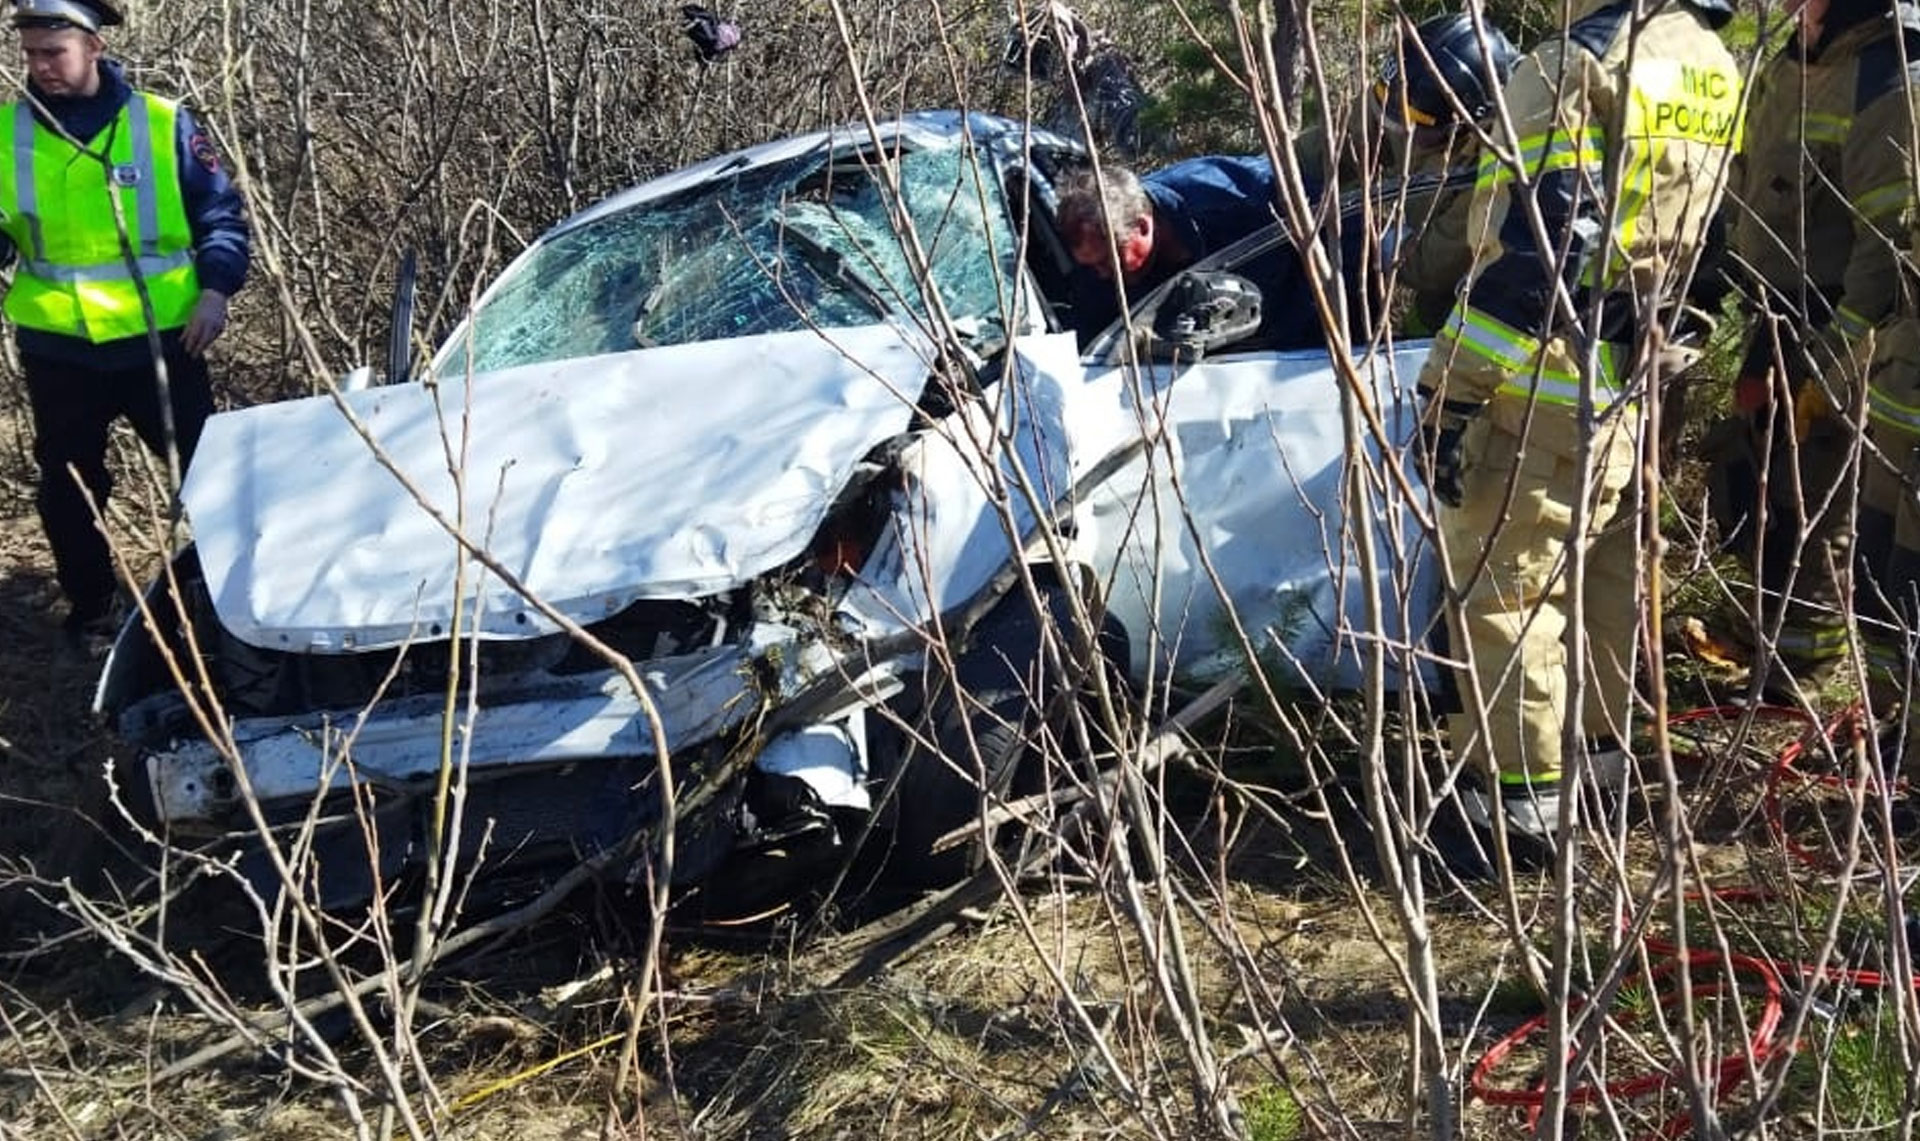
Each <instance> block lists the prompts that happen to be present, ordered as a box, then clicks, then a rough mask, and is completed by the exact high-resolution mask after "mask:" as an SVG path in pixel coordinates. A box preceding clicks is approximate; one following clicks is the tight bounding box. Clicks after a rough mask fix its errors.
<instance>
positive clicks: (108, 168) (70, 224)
mask: <svg viewBox="0 0 1920 1141" xmlns="http://www.w3.org/2000/svg"><path fill="white" fill-rule="evenodd" d="M177 108H178V104H176V103H175V102H173V101H172V100H169V99H162V98H160V97H159V96H156V95H149V94H147V93H145V92H139V91H136V92H134V93H133V96H132V97H131V98H130V99H128V101H127V104H126V106H124V107H122V108H121V109H120V114H119V115H117V116H116V117H115V118H114V120H113V122H112V123H110V124H109V125H108V126H107V127H106V129H104V130H103V131H101V133H100V134H99V135H97V136H95V137H94V138H92V139H88V140H85V148H86V149H85V152H84V153H83V152H81V151H77V150H76V149H75V148H74V145H73V143H71V142H69V141H67V140H66V139H65V138H63V137H61V135H60V134H59V133H58V132H57V131H54V130H51V129H49V128H48V127H47V126H45V125H44V124H42V123H41V122H40V121H39V120H38V119H37V118H36V117H35V116H34V113H33V108H32V107H31V106H30V105H29V104H27V103H26V102H24V101H20V102H14V103H10V104H7V105H6V112H7V115H8V121H9V123H10V124H11V130H12V136H13V145H12V146H11V147H5V148H0V232H4V233H5V234H6V236H7V237H8V238H10V239H12V241H13V246H14V249H15V251H16V253H17V255H18V261H17V263H16V266H15V269H14V276H13V287H12V288H11V289H9V290H8V291H7V298H6V305H5V312H6V316H7V318H8V319H9V320H11V321H12V322H13V323H14V324H16V325H18V326H19V327H21V328H25V329H38V330H42V331H44V332H49V333H58V334H62V335H64V336H71V337H79V338H82V339H84V340H89V341H93V342H95V343H99V342H103V341H114V340H119V339H121V338H124V337H136V336H141V335H144V334H145V333H146V331H147V321H146V316H145V314H144V313H143V312H142V308H141V304H140V293H139V289H138V287H137V285H136V280H137V279H138V280H144V282H145V284H146V289H147V294H148V296H149V298H150V299H151V300H152V303H153V316H154V321H155V327H156V328H159V329H163V330H164V329H177V328H179V327H181V326H183V325H185V324H186V323H187V319H188V318H189V317H190V316H191V315H192V313H193V307H194V304H195V302H196V301H197V300H198V299H199V296H200V282H199V278H198V276H197V275H196V274H195V272H194V266H193V234H192V231H191V230H190V228H189V227H188V224H187V208H186V202H185V200H184V198H183V197H182V194H181V189H180V170H179V159H178V151H177V148H176V147H175V145H174V133H175V126H176V123H175V115H176V113H177ZM102 158H104V160H105V161H102ZM116 200H117V201H118V204H119V211H120V213H121V214H122V215H123V216H124V220H125V230H126V244H125V245H124V246H123V245H122V242H121V223H120V221H118V220H117V219H116V217H115V208H114V207H115V201H116ZM136 274H137V278H136Z"/></svg>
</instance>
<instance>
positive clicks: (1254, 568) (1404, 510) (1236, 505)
mask: <svg viewBox="0 0 1920 1141" xmlns="http://www.w3.org/2000/svg"><path fill="white" fill-rule="evenodd" d="M1357 226H1358V218H1357V216H1356V217H1354V218H1352V219H1351V220H1350V223H1349V227H1348V228H1347V232H1348V233H1349V234H1353V233H1356V232H1357V231H1356V229H1355V228H1354V227H1357ZM1352 245H1353V246H1354V247H1355V252H1356V254H1357V250H1358V247H1359V245H1360V243H1358V242H1354V243H1352ZM1349 264H1353V260H1352V258H1351V257H1350V258H1349ZM1236 270H1237V271H1242V272H1244V273H1245V274H1246V275H1247V276H1248V277H1250V278H1252V279H1253V280H1255V281H1256V282H1257V283H1258V284H1259V285H1260V286H1261V288H1262V293H1263V307H1264V310H1265V317H1264V318H1263V320H1262V321H1261V324H1260V330H1259V332H1258V333H1256V334H1254V335H1252V336H1250V337H1248V338H1247V340H1246V341H1245V342H1243V343H1241V344H1236V345H1228V346H1225V347H1224V348H1220V349H1214V350H1210V351H1207V352H1206V353H1205V354H1204V355H1202V356H1200V357H1199V358H1198V359H1194V358H1193V357H1191V356H1190V355H1186V354H1185V353H1183V352H1182V351H1181V350H1179V349H1176V348H1175V347H1174V346H1171V345H1169V344H1167V343H1166V342H1165V341H1164V340H1163V339H1162V337H1161V336H1160V333H1159V332H1156V330H1157V329H1164V325H1165V322H1164V321H1163V317H1164V316H1165V312H1164V310H1165V307H1166V306H1167V305H1168V304H1170V303H1172V301H1173V299H1174V298H1176V297H1177V296H1179V294H1180V290H1179V279H1178V278H1176V279H1175V281H1173V282H1169V283H1168V284H1167V285H1166V286H1165V287H1163V288H1162V289H1161V290H1159V291H1156V292H1155V293H1153V294H1151V295H1149V296H1148V297H1146V298H1144V299H1142V301H1141V302H1140V303H1139V304H1138V305H1137V306H1136V307H1135V320H1134V322H1133V323H1132V325H1131V326H1130V327H1125V328H1123V327H1119V326H1116V327H1115V328H1113V329H1110V330H1109V331H1108V332H1107V333H1106V334H1103V335H1102V336H1101V337H1099V338H1097V339H1096V340H1095V341H1094V342H1093V344H1092V345H1091V346H1090V349H1089V352H1088V354H1087V355H1086V357H1085V358H1084V359H1083V361H1084V366H1085V368H1086V377H1085V383H1086V384H1087V385H1088V386H1089V388H1091V389H1095V390H1109V391H1111V392H1112V393H1113V394H1114V396H1115V398H1116V399H1117V400H1118V401H1120V402H1121V403H1122V404H1124V406H1125V407H1127V408H1128V409H1129V412H1130V414H1131V415H1132V416H1133V417H1134V418H1135V419H1136V420H1137V423H1138V424H1139V426H1140V429H1141V431H1142V433H1143V434H1144V435H1145V437H1146V438H1147V439H1149V440H1150V441H1151V446H1150V447H1148V448H1146V449H1144V450H1143V451H1142V453H1141V454H1140V455H1139V456H1138V457H1137V458H1136V459H1134V460H1133V461H1132V462H1130V463H1129V464H1127V465H1126V467H1125V468H1124V469H1123V470H1121V471H1120V472H1118V473H1117V474H1116V475H1115V476H1114V477H1113V478H1112V479H1110V480H1107V481H1106V482H1105V483H1104V484H1103V485H1102V486H1101V487H1100V488H1099V489H1098V490H1097V492H1096V493H1095V494H1093V495H1091V496H1088V497H1087V498H1086V501H1085V502H1084V503H1083V505H1082V508H1081V514H1080V517H1079V518H1078V519H1077V534H1078V536H1079V539H1080V541H1081V542H1082V543H1083V544H1086V545H1089V546H1091V547H1093V548H1096V549H1097V551H1098V554H1097V555H1095V556H1094V559H1095V561H1096V562H1097V563H1098V564H1099V565H1103V566H1105V567H1107V568H1109V574H1108V586H1107V598H1108V604H1109V607H1110V608H1111V609H1112V610H1113V611H1114V612H1115V613H1116V614H1117V615H1118V616H1119V617H1120V619H1121V621H1122V622H1123V624H1125V625H1126V626H1127V628H1128V629H1129V631H1130V632H1131V633H1132V635H1133V641H1132V644H1133V652H1134V655H1135V659H1136V661H1135V668H1136V670H1137V671H1143V670H1145V669H1147V668H1149V667H1159V668H1168V667H1171V668H1173V669H1175V670H1176V671H1181V672H1189V673H1195V674H1199V675H1206V674H1211V673H1216V672H1219V671H1222V670H1226V669H1231V668H1235V667H1236V663H1238V662H1239V661H1240V660H1241V659H1243V658H1244V646H1245V645H1247V644H1251V645H1253V646H1255V647H1257V648H1258V650H1259V651H1260V652H1261V653H1262V656H1263V657H1270V659H1271V664H1273V665H1276V666H1278V667H1279V668H1280V669H1281V670H1282V671H1283V673H1290V674H1293V675H1294V676H1296V677H1297V678H1298V679H1300V680H1303V681H1306V680H1311V681H1312V682H1313V683H1315V684H1318V685H1328V686H1334V687H1345V686H1350V685H1354V684H1357V683H1358V682H1359V680H1360V677H1361V672H1360V671H1361V669H1362V668H1363V664H1364V659H1363V657H1362V651H1363V650H1364V648H1365V647H1368V646H1371V645H1374V644H1377V642H1378V641H1379V640H1380V639H1385V640H1386V642H1387V643H1388V644H1389V645H1396V646H1405V645H1407V644H1408V643H1409V642H1410V641H1413V642H1418V641H1421V640H1424V638H1425V637H1426V636H1427V634H1428V633H1429V632H1430V630H1431V629H1432V627H1433V624H1434V622H1435V617H1436V614H1437V605H1436V604H1437V600H1438V588H1437V576H1436V574H1435V566H1434V562H1433V560H1432V558H1431V557H1430V556H1431V549H1430V545H1429V542H1428V540H1427V537H1426V535H1425V534H1424V532H1423V529H1422V527H1421V526H1420V523H1419V519H1420V517H1421V516H1422V515H1424V503H1425V501H1424V494H1425V493H1424V489H1423V488H1422V487H1421V485H1420V483H1419V480H1418V478H1417V476H1416V475H1415V474H1414V472H1413V471H1412V468H1411V465H1410V464H1409V463H1408V462H1407V455H1406V444H1407V441H1408V440H1409V439H1410V438H1411V436H1412V434H1413V432H1414V429H1415V425H1416V420H1417V405H1416V400H1415V397H1414V392H1413V389H1414V381H1415V378H1416V376H1417V374H1418V371H1419V368H1420V364H1421V362H1422V360H1423V359H1424V357H1425V355H1426V352H1427V348H1428V344H1429V343H1428V342H1427V341H1425V340H1412V341H1407V342H1404V343H1403V342H1397V341H1395V340H1394V339H1393V338H1392V337H1391V336H1390V335H1381V336H1377V337H1375V338H1374V339H1373V340H1372V341H1370V342H1366V343H1360V344H1355V345H1352V346H1347V347H1342V348H1339V349H1331V348H1329V347H1327V345H1326V340H1327V338H1326V337H1325V335H1324V333H1321V332H1320V331H1319V326H1320V324H1321V322H1320V320H1319V314H1318V311H1317V309H1316V308H1315V302H1314V299H1313V297H1312V295H1311V293H1310V292H1309V290H1308V287H1307V279H1306V275H1305V274H1304V273H1303V272H1301V270H1300V261H1299V259H1298V257H1297V256H1296V254H1295V251H1294V250H1293V246H1292V243H1291V241H1290V240H1289V239H1288V237H1287V235H1286V234H1285V233H1284V231H1282V230H1281V228H1280V227H1275V228H1274V229H1273V230H1272V231H1270V232H1268V233H1265V234H1261V235H1255V236H1254V237H1252V238H1249V239H1248V240H1247V241H1245V242H1242V243H1239V244H1238V245H1236V246H1234V247H1232V248H1229V249H1227V250H1223V251H1222V252H1221V254H1220V255H1219V256H1217V257H1215V258H1211V259H1208V260H1207V261H1206V262H1203V263H1201V264H1200V265H1199V266H1196V267H1195V268H1194V270H1192V271H1190V272H1194V273H1200V274H1206V273H1213V272H1219V271H1228V272H1232V271H1236ZM1362 280H1363V278H1362V275H1358V274H1350V275H1349V282H1348V284H1347V287H1346V297H1345V302H1346V304H1347V305H1348V307H1349V312H1350V313H1362V312H1364V311H1365V307H1366V306H1367V305H1368V304H1369V303H1372V302H1373V298H1372V297H1370V296H1368V294H1369V292H1370V289H1369V287H1367V286H1365V285H1363V284H1359V282H1361V281H1362ZM1349 327H1350V328H1364V326H1363V325H1362V324H1361V323H1360V322H1355V323H1354V324H1352V325H1350V326H1349ZM1303 329H1304V330H1309V331H1311V332H1312V334H1314V335H1313V336H1312V337H1309V338H1303V337H1301V336H1300V335H1299V332H1298V331H1299V330H1303ZM1303 340H1313V341H1318V342H1319V343H1317V344H1304V345H1303V344H1302V343H1301V342H1302V341H1303ZM1362 539H1368V540H1370V542H1365V543H1363V542H1362V541H1361V540H1362ZM1143 631H1146V632H1149V635H1148V636H1146V637H1143V636H1142V632H1143ZM1243 634H1244V635H1245V637H1246V639H1247V641H1245V642H1243V640H1242V635H1243ZM1389 657H1390V660H1391V661H1392V664H1393V666H1394V668H1395V669H1396V670H1398V669H1402V668H1411V667H1410V666H1408V663H1409V662H1410V661H1411V660H1412V659H1411V657H1409V656H1408V655H1405V654H1400V655H1394V654H1391V653H1390V655H1389Z"/></svg>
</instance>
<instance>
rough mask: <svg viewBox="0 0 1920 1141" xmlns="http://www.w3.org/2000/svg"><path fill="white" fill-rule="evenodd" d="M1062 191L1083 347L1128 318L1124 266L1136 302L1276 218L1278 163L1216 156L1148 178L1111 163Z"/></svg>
mask: <svg viewBox="0 0 1920 1141" xmlns="http://www.w3.org/2000/svg"><path fill="white" fill-rule="evenodd" d="M1057 190H1058V194H1059V210H1058V214H1057V222H1058V225H1059V229H1060V235H1061V237H1062V238H1063V239H1064V240H1065V242H1066V244H1067V252H1068V253H1069V254H1071V255H1072V257H1073V260H1074V264H1075V265H1076V266H1078V267H1079V268H1078V270H1077V271H1076V272H1075V274H1074V279H1073V283H1072V285H1071V287H1070V288H1071V291H1072V295H1073V327H1074V331H1075V332H1076V333H1078V334H1079V336H1080V341H1081V343H1082V344H1083V345H1084V344H1085V343H1086V342H1087V341H1088V340H1089V339H1091V338H1092V337H1094V336H1096V335H1098V334H1099V333H1100V331H1101V330H1102V329H1105V328H1106V327H1107V326H1108V325H1110V324H1112V323H1113V322H1114V321H1115V320H1116V319H1118V318H1119V316H1120V290H1119V288H1118V287H1116V285H1115V283H1114V278H1115V272H1114V271H1115V267H1116V266H1117V267H1118V269H1119V274H1118V277H1119V284H1120V286H1124V288H1125V290H1126V296H1127V299H1128V301H1129V303H1131V302H1135V301H1138V300H1139V299H1140V298H1142V297H1144V296H1146V295H1147V294H1148V293H1149V292H1151V291H1152V290H1153V289H1154V288H1156V287H1158V286H1159V285H1161V284H1162V283H1164V282H1166V281H1168V280H1169V279H1171V278H1172V277H1173V275H1174V274H1176V273H1179V272H1180V271H1181V270H1183V269H1185V268H1187V267H1188V266H1190V265H1192V264H1193V263H1194V262H1196V261H1198V260H1200V259H1201V258H1203V257H1206V256H1207V255H1208V254H1211V253H1213V252H1214V251H1215V250H1218V249H1221V248H1223V247H1225V246H1230V245H1232V244H1233V243H1234V242H1237V241H1239V240H1240V239H1241V238H1244V237H1246V236H1248V235H1249V234H1252V233H1253V232H1255V231H1256V230H1259V229H1260V228H1262V227H1263V226H1266V225H1267V224H1269V223H1271V222H1272V221H1273V220H1274V217H1275V215H1274V212H1273V191H1274V184H1273V164H1272V163H1269V162H1268V161H1267V160H1266V159H1265V158H1264V157H1257V156H1237V155H1208V156H1205V157H1202V158H1194V159H1188V160H1186V161H1185V162H1177V163H1174V164H1173V165H1172V166H1167V167H1162V168H1161V169H1159V170H1156V171H1153V172H1151V173H1149V174H1146V175H1136V174H1135V173H1134V172H1132V171H1131V170H1128V169H1127V168H1125V167H1122V166H1117V165H1115V164H1112V163H1107V164H1104V165H1102V166H1101V167H1100V168H1099V170H1098V171H1095V170H1093V169H1091V168H1089V169H1082V170H1076V171H1072V172H1070V173H1068V174H1067V175H1066V176H1065V177H1064V178H1062V179H1061V181H1060V185H1059V186H1058V188H1057Z"/></svg>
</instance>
